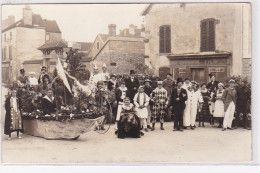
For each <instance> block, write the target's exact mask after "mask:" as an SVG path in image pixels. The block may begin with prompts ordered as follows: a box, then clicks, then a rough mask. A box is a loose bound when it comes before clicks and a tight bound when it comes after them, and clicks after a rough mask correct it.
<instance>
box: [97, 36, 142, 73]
mask: <svg viewBox="0 0 260 173" xmlns="http://www.w3.org/2000/svg"><path fill="white" fill-rule="evenodd" d="M93 62H94V63H96V64H97V65H98V67H99V68H100V71H101V67H102V65H103V63H104V62H105V63H106V65H107V67H108V70H109V72H110V73H111V74H129V72H130V70H134V69H135V66H134V65H135V63H137V62H138V63H144V43H143V42H142V39H140V38H139V41H137V39H136V41H127V40H120V39H117V40H111V41H109V42H108V43H107V44H106V45H105V47H104V48H103V49H102V51H101V52H100V54H99V55H98V56H97V57H96V59H94V61H93ZM93 62H92V63H93ZM111 63H116V66H111Z"/></svg>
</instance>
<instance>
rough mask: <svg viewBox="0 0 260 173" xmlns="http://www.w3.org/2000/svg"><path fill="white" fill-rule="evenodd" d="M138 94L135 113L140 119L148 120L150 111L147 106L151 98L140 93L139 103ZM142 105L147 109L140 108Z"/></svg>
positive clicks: (135, 101) (135, 100) (135, 98)
mask: <svg viewBox="0 0 260 173" xmlns="http://www.w3.org/2000/svg"><path fill="white" fill-rule="evenodd" d="M138 94H139V93H137V94H136V95H135V97H134V104H135V111H136V114H137V116H138V117H139V118H148V109H147V106H148V104H149V100H150V98H149V97H148V95H147V94H145V93H140V94H139V97H140V98H139V101H138ZM144 97H146V99H144ZM144 101H145V102H144ZM140 105H144V106H145V107H144V108H142V109H141V108H139V106H140Z"/></svg>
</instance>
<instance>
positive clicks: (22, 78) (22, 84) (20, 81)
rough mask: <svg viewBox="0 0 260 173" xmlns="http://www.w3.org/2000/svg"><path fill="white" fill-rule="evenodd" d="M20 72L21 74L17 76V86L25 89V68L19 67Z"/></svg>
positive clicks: (26, 79)
mask: <svg viewBox="0 0 260 173" xmlns="http://www.w3.org/2000/svg"><path fill="white" fill-rule="evenodd" d="M20 74H21V76H19V78H18V87H19V88H24V89H26V85H27V82H28V77H27V76H25V70H24V69H21V70H20Z"/></svg>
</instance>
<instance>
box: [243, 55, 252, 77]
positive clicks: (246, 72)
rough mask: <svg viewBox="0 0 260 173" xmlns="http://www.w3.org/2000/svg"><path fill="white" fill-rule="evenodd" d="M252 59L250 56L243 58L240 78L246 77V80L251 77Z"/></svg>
mask: <svg viewBox="0 0 260 173" xmlns="http://www.w3.org/2000/svg"><path fill="white" fill-rule="evenodd" d="M251 64H252V60H251V58H243V73H242V78H247V80H248V81H251V79H252V67H251Z"/></svg>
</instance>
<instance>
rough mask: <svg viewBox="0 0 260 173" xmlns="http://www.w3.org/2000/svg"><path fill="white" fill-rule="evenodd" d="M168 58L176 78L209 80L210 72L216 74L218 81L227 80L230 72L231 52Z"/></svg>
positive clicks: (199, 80)
mask: <svg viewBox="0 0 260 173" xmlns="http://www.w3.org/2000/svg"><path fill="white" fill-rule="evenodd" d="M168 58H169V59H170V67H171V68H170V69H171V71H172V74H173V76H174V79H177V78H178V77H181V78H182V79H183V80H184V79H185V78H186V77H188V78H189V79H190V80H195V81H197V82H199V83H202V82H209V78H208V74H209V73H212V74H214V75H215V76H216V80H217V81H223V80H225V79H226V78H227V77H228V76H229V74H230V59H231V53H221V54H220V53H214V54H189V55H171V56H168Z"/></svg>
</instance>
